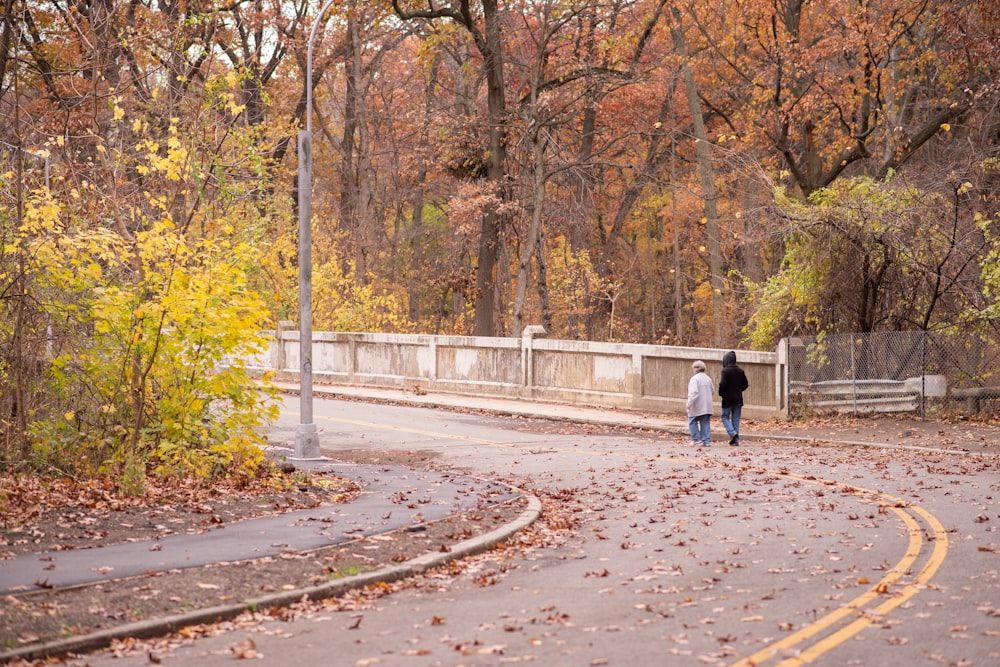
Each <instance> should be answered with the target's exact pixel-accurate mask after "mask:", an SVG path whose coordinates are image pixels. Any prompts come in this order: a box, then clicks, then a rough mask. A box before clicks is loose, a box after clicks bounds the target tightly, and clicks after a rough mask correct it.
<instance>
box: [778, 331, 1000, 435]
mask: <svg viewBox="0 0 1000 667" xmlns="http://www.w3.org/2000/svg"><path fill="white" fill-rule="evenodd" d="M786 345H787V348H786V349H787V350H788V371H787V373H788V375H787V391H788V397H789V411H790V414H791V416H804V415H809V414H816V413H828V412H841V413H851V414H863V413H871V412H908V413H914V414H919V415H920V416H928V415H938V414H954V413H961V414H966V415H973V414H997V413H998V412H1000V342H998V341H996V340H993V339H990V338H987V337H984V336H981V335H978V334H973V333H941V332H926V331H889V332H877V333H868V334H841V335H833V336H820V337H813V338H806V337H799V338H789V339H787V340H786Z"/></svg>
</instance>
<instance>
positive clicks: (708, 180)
mask: <svg viewBox="0 0 1000 667" xmlns="http://www.w3.org/2000/svg"><path fill="white" fill-rule="evenodd" d="M673 16H674V23H673V24H672V25H671V26H670V35H671V37H673V41H674V48H675V49H676V50H677V55H679V56H680V57H681V70H682V73H683V75H684V84H685V86H686V88H687V97H688V106H689V107H690V109H691V121H692V123H693V126H694V137H695V142H696V150H697V156H698V171H699V172H700V174H701V189H702V198H703V200H704V202H705V204H704V205H705V234H706V235H707V236H708V271H709V281H710V284H711V286H712V321H713V325H714V326H713V330H714V336H715V344H716V345H723V344H725V342H726V309H725V300H724V299H723V292H722V291H723V288H724V283H723V280H722V249H721V246H720V243H719V214H718V210H717V208H716V200H717V199H718V194H717V193H716V190H715V171H714V169H713V168H712V152H711V149H710V147H709V143H708V138H707V136H706V135H705V120H704V118H703V116H702V112H701V102H699V98H698V87H697V86H696V85H695V81H694V74H693V73H692V72H691V66H690V64H689V62H688V55H687V46H686V45H685V42H684V31H683V30H682V28H681V24H680V12H679V11H678V10H677V9H676V8H675V9H674V10H673Z"/></svg>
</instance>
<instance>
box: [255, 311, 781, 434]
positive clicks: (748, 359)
mask: <svg viewBox="0 0 1000 667" xmlns="http://www.w3.org/2000/svg"><path fill="white" fill-rule="evenodd" d="M271 333H272V334H273V340H272V343H271V347H270V350H269V351H267V352H266V353H264V354H262V355H260V356H259V357H257V358H255V359H251V360H248V361H249V364H250V366H251V368H253V369H255V370H258V371H274V372H276V374H277V377H278V378H280V379H286V380H295V379H297V378H298V374H299V332H298V330H297V329H293V325H292V324H291V323H284V322H283V323H282V326H281V327H279V329H278V330H277V331H275V332H271ZM543 336H544V330H543V329H542V327H538V326H532V327H527V328H526V330H525V332H524V335H523V336H522V337H521V338H485V337H473V336H431V335H419V334H373V333H340V332H337V333H332V332H316V333H314V334H313V344H312V356H313V378H314V380H315V381H316V382H319V383H331V384H343V385H367V386H378V387H400V388H411V389H416V390H424V391H435V392H452V393H459V394H469V395H476V396H498V397H506V398H518V399H528V400H538V401H551V402H558V403H566V404H576V405H587V406H596V407H607V408H622V409H630V410H642V411H650V412H659V413H665V414H683V413H684V404H685V400H686V397H687V383H688V379H689V378H690V377H691V362H692V361H694V360H695V359H701V360H702V361H704V362H705V364H706V366H707V367H708V374H709V375H710V376H711V377H712V378H713V379H714V380H715V382H716V386H718V378H719V373H720V371H721V370H722V355H723V354H724V353H725V352H726V350H722V349H705V348H692V347H672V346H666V345H639V344H627V343H600V342H592V341H571V340H554V339H547V338H544V337H543ZM779 352H780V348H779ZM779 352H754V351H749V350H748V351H741V350H737V357H738V360H739V364H740V366H741V367H742V368H743V370H744V371H745V372H746V374H747V378H748V380H749V381H750V388H749V389H748V390H747V391H746V392H745V393H744V401H745V405H744V408H743V415H744V417H746V418H749V419H769V418H772V417H779V418H785V417H787V415H788V405H787V396H786V392H785V390H784V387H785V386H787V385H786V378H785V363H784V362H782V361H781V360H780V359H779ZM718 413H719V408H718V397H716V414H718Z"/></svg>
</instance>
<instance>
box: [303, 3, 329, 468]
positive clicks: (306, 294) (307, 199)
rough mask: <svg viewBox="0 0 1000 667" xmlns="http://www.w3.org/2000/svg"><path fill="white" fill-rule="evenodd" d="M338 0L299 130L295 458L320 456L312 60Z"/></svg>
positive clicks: (311, 39)
mask: <svg viewBox="0 0 1000 667" xmlns="http://www.w3.org/2000/svg"><path fill="white" fill-rule="evenodd" d="M334 2H335V0H327V2H326V4H325V5H323V9H321V10H320V12H319V14H318V15H317V16H316V19H315V20H314V21H313V24H312V30H311V31H310V33H309V45H308V51H307V53H306V129H304V130H299V141H298V148H299V414H300V418H299V428H298V430H297V431H296V434H295V458H297V459H315V458H319V456H320V450H319V433H318V432H317V430H316V424H315V422H314V421H313V377H312V88H313V86H312V83H313V82H312V60H313V42H314V41H315V39H316V30H317V29H318V28H319V24H320V21H322V20H323V17H324V16H325V15H326V12H327V10H329V9H330V6H331V5H333V3H334Z"/></svg>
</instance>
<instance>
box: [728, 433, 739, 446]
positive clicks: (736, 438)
mask: <svg viewBox="0 0 1000 667" xmlns="http://www.w3.org/2000/svg"><path fill="white" fill-rule="evenodd" d="M729 444H730V445H732V446H733V447H735V446H736V445H738V444H740V434H739V433H733V435H732V436H731V437H730V438H729Z"/></svg>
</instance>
